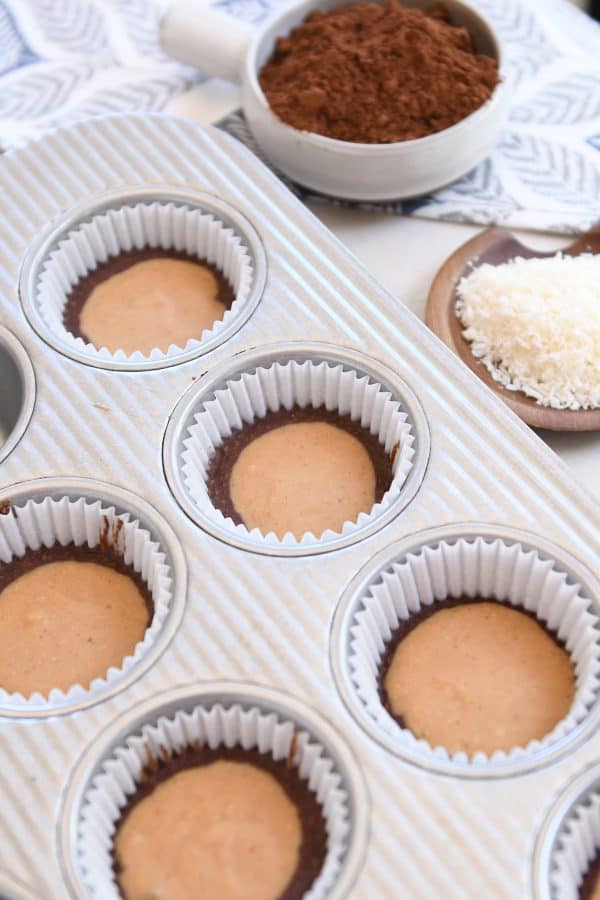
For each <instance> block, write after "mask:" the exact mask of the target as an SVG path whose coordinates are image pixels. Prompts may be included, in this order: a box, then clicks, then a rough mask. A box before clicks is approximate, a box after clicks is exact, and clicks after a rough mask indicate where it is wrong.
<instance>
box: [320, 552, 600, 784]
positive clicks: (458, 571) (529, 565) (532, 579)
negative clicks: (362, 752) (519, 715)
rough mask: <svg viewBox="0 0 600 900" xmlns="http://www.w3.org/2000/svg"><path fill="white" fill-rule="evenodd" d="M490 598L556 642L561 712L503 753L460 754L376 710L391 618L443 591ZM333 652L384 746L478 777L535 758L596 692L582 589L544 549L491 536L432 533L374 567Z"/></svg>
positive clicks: (575, 721) (595, 658) (577, 718)
mask: <svg viewBox="0 0 600 900" xmlns="http://www.w3.org/2000/svg"><path fill="white" fill-rule="evenodd" d="M461 596H466V597H472V598H483V599H489V600H496V601H499V602H500V603H504V604H506V605H507V606H511V607H514V608H516V609H519V608H522V609H524V610H527V611H528V612H530V613H534V614H535V616H536V618H537V619H539V621H540V623H541V624H543V625H545V626H546V627H547V628H548V629H549V630H550V631H551V632H552V633H554V634H556V636H557V637H558V639H559V640H560V641H561V642H562V643H563V644H564V645H565V648H566V650H567V651H568V653H569V655H570V657H571V660H572V663H573V667H574V671H575V677H576V686H575V696H574V699H573V703H572V705H571V708H570V710H569V712H568V714H567V715H566V716H565V718H563V719H562V720H561V721H560V722H558V723H557V725H556V727H555V728H554V729H553V730H552V731H551V732H550V733H549V734H547V735H545V736H544V737H543V738H542V739H541V740H533V741H531V742H530V743H529V744H528V745H527V746H525V747H514V748H513V749H512V750H510V751H503V750H498V751H496V752H495V753H493V754H491V755H490V756H488V755H486V754H485V753H483V752H479V753H476V754H474V755H472V756H469V755H468V754H467V753H465V752H463V751H457V752H453V753H451V752H449V751H448V750H446V748H444V747H439V746H431V745H430V744H429V743H428V742H427V741H425V740H423V739H418V738H417V737H415V736H414V735H413V734H412V732H411V731H410V730H409V729H408V728H402V727H401V726H400V725H399V724H398V723H397V722H396V720H395V719H394V718H393V717H392V715H391V714H390V713H389V712H388V711H387V710H386V709H385V708H384V706H383V704H382V702H381V698H380V694H379V683H378V677H379V671H380V667H381V664H382V661H383V657H384V655H385V651H386V647H387V646H388V643H389V641H390V640H391V639H392V637H393V634H394V631H395V630H396V629H397V627H398V626H399V624H400V622H402V621H405V620H407V619H409V618H410V617H411V615H414V614H416V613H418V612H419V610H420V609H421V608H424V607H431V606H433V605H435V603H436V602H437V601H442V600H444V599H446V598H447V597H461ZM333 652H334V653H337V652H341V653H342V654H344V656H345V664H346V666H347V671H348V673H349V681H350V682H351V686H349V688H348V690H349V691H350V692H351V694H352V698H353V706H354V707H355V709H356V710H357V711H358V713H359V717H360V719H361V721H362V722H363V723H367V724H368V725H369V730H370V732H371V733H372V734H373V735H380V736H381V738H382V739H383V742H384V743H385V745H386V746H387V747H388V748H389V749H394V751H395V752H397V753H399V754H400V755H402V754H403V753H406V755H407V756H408V757H409V758H411V759H412V760H415V761H419V762H420V763H421V764H422V765H424V766H425V767H426V768H428V767H430V768H434V769H436V768H439V767H440V765H441V768H442V769H443V770H444V771H447V772H448V773H452V771H453V767H455V768H456V770H457V771H458V770H460V771H461V773H462V774H465V773H466V774H468V773H469V770H470V772H471V774H474V775H484V774H486V773H490V772H493V771H494V770H495V769H497V770H499V771H501V770H503V769H506V768H507V764H508V768H510V764H512V763H516V764H519V765H521V766H523V765H526V764H528V763H532V762H534V761H535V760H536V759H537V758H538V757H539V756H542V755H543V754H544V752H545V751H546V750H548V749H549V748H551V747H553V746H554V745H555V744H557V743H558V742H560V741H563V740H564V739H565V738H567V737H568V736H569V735H571V734H572V733H573V732H574V731H575V729H576V728H577V727H578V726H579V725H580V723H581V722H582V721H583V720H584V719H585V718H586V716H587V715H588V712H589V710H590V708H591V707H592V705H593V704H594V703H595V701H596V700H597V699H598V692H599V673H600V645H599V639H598V618H597V616H596V614H595V613H594V612H593V611H592V610H591V604H590V600H589V598H588V597H587V596H586V595H585V590H584V588H583V587H582V586H581V585H580V584H577V583H574V582H573V580H572V579H571V578H570V577H569V575H568V574H567V572H566V571H564V570H563V569H562V568H561V565H560V563H558V562H556V561H554V560H552V559H548V558H546V557H545V554H542V553H541V552H538V551H537V550H536V549H532V548H530V547H529V546H523V545H521V544H519V543H518V542H514V541H507V540H503V539H502V538H500V537H497V538H495V539H494V538H492V537H476V538H468V539H467V538H460V539H454V540H450V539H449V540H439V541H435V542H432V543H431V544H425V545H424V546H422V547H420V548H419V549H417V550H415V551H413V552H408V553H407V554H406V555H405V556H404V555H403V556H402V557H401V558H400V559H399V560H398V561H396V560H395V559H394V558H393V556H391V558H390V561H389V564H388V565H387V566H384V568H383V569H380V570H378V572H377V575H376V576H375V578H374V580H373V581H372V582H371V583H369V584H368V585H367V587H366V588H365V589H364V591H363V593H362V596H361V598H360V602H357V603H356V605H355V607H354V609H353V612H352V614H351V615H349V616H348V619H347V621H345V624H344V626H343V634H342V635H341V636H340V640H339V641H338V645H337V646H336V647H335V648H334V650H333Z"/></svg>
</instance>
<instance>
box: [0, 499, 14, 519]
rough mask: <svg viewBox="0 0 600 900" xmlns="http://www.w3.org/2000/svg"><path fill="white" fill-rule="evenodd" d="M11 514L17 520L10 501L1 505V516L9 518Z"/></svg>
mask: <svg viewBox="0 0 600 900" xmlns="http://www.w3.org/2000/svg"><path fill="white" fill-rule="evenodd" d="M11 512H12V514H13V516H15V518H16V515H15V511H14V509H13V508H12V506H11V505H10V500H5V501H4V503H0V516H8V515H9V513H11Z"/></svg>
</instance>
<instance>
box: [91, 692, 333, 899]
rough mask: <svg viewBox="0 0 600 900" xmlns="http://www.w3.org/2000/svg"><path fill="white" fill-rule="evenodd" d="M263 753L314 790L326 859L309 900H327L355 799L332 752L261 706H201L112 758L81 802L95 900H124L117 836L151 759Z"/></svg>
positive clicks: (157, 726)
mask: <svg viewBox="0 0 600 900" xmlns="http://www.w3.org/2000/svg"><path fill="white" fill-rule="evenodd" d="M198 745H201V746H208V747H210V748H211V749H213V750H214V749H216V748H218V747H226V748H232V747H242V748H243V749H245V750H251V749H257V750H258V751H259V752H260V753H264V754H269V755H271V756H272V758H273V759H274V760H286V759H287V760H289V761H290V763H291V764H293V766H294V767H296V768H297V771H298V775H299V777H300V778H301V779H303V780H304V781H306V782H307V783H308V786H309V788H310V790H311V791H312V792H313V793H314V794H315V795H316V797H317V800H318V802H319V804H320V805H321V807H322V810H323V816H324V819H325V825H326V831H327V853H326V857H325V861H324V864H323V868H322V870H321V872H320V874H319V875H318V877H317V878H316V879H315V881H314V883H313V885H312V886H311V888H310V890H309V891H307V892H306V894H305V895H304V896H305V898H306V900H309V898H310V900H321V898H324V897H326V896H327V895H328V893H329V891H330V889H331V887H332V885H333V884H334V882H335V880H336V877H337V875H338V874H339V872H340V869H341V866H342V863H343V859H344V855H345V853H346V850H347V846H348V837H349V833H350V827H351V825H350V811H349V795H348V792H347V790H346V787H345V784H344V779H343V777H342V775H341V773H340V772H339V771H338V770H337V768H336V763H335V761H334V759H333V758H332V757H331V756H330V755H329V754H328V752H327V750H326V749H325V748H324V747H323V746H322V745H321V744H320V743H319V742H318V741H317V740H316V739H315V738H314V737H313V736H312V735H311V734H310V733H309V732H308V731H306V730H303V729H300V730H299V729H298V726H297V725H296V724H295V723H294V722H293V721H290V720H287V719H285V718H284V717H282V716H280V715H279V714H276V713H274V712H270V711H265V710H264V709H262V708H261V707H260V706H259V705H256V706H249V707H248V706H246V705H242V704H240V703H233V704H232V705H225V704H221V703H216V704H212V705H201V704H199V705H198V706H196V707H195V708H194V709H193V710H192V711H191V712H184V711H183V710H179V711H178V712H177V713H175V715H173V716H172V717H166V716H162V717H160V718H158V719H157V720H155V721H153V722H151V723H148V724H146V725H144V726H143V727H142V728H141V730H140V731H139V732H138V733H137V734H134V735H131V736H129V737H128V738H126V739H125V740H124V741H123V743H122V744H121V745H120V746H119V747H117V748H116V749H115V750H114V751H113V753H112V754H111V755H110V757H109V758H107V759H106V760H105V761H104V763H103V765H102V767H101V770H100V772H99V774H98V775H96V776H95V777H94V778H93V780H92V783H91V786H90V788H89V789H88V790H87V792H86V793H85V795H84V796H83V799H82V806H81V812H80V816H79V825H78V830H77V843H76V857H77V865H78V867H79V869H80V876H81V880H82V882H83V884H84V886H85V888H86V890H87V891H88V893H89V896H90V897H98V898H102V900H116V898H119V897H120V896H121V894H120V892H119V890H118V887H117V884H116V880H115V873H114V869H113V858H112V846H113V836H114V833H115V831H116V826H117V823H118V821H119V819H120V816H121V810H122V809H123V807H124V806H125V805H126V803H127V801H128V799H129V798H130V797H131V795H132V794H134V793H135V791H136V788H137V785H138V784H139V782H140V779H141V777H142V773H143V770H144V767H145V766H147V764H148V759H149V758H153V759H160V758H163V759H164V758H165V757H168V756H174V755H177V754H178V753H180V752H182V751H183V750H185V748H187V747H189V746H196V747H197V746H198Z"/></svg>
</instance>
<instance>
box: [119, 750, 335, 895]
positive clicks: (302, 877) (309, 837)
mask: <svg viewBox="0 0 600 900" xmlns="http://www.w3.org/2000/svg"><path fill="white" fill-rule="evenodd" d="M294 745H295V742H294V741H293V742H292V748H293V747H294ZM292 752H293V750H292V751H291V753H290V756H291V754H292ZM220 760H226V761H228V762H238V763H248V764H250V765H253V766H256V767H257V768H258V769H262V770H263V771H265V772H268V773H269V774H270V775H272V776H273V777H274V778H275V779H276V780H277V782H278V783H279V784H280V785H281V787H282V788H283V790H284V791H285V793H286V794H287V796H288V797H289V799H290V800H291V801H292V803H293V804H294V805H295V806H296V809H297V810H298V814H299V816H300V821H301V823H302V843H301V845H300V850H299V854H298V866H297V868H296V871H295V872H294V874H293V875H292V878H291V880H290V881H289V883H288V885H287V887H286V889H285V890H284V892H283V893H282V894H281V896H280V897H279V898H277V900H300V898H302V897H303V896H304V894H305V893H306V891H308V890H309V889H310V887H311V885H312V884H313V882H314V881H315V879H316V878H317V876H318V875H319V872H320V871H321V869H322V868H323V863H324V861H325V856H326V854H327V830H326V827H325V819H324V816H323V811H322V808H321V806H320V804H319V802H318V800H317V797H316V795H315V794H314V793H313V792H312V791H311V790H310V788H309V786H308V782H306V781H304V780H303V779H301V778H300V776H299V774H298V770H297V768H296V767H295V766H294V765H293V764H292V763H291V762H290V758H289V757H288V760H275V759H273V757H272V756H270V755H269V754H268V753H260V752H259V751H258V750H244V749H243V748H242V747H233V748H231V749H228V748H226V747H219V748H217V749H215V750H211V749H210V748H209V747H189V748H188V749H186V750H184V751H183V752H182V753H179V754H177V755H174V756H168V757H166V758H165V759H158V760H156V759H154V758H153V757H152V755H151V754H150V753H149V762H148V764H147V766H146V767H145V768H144V770H143V772H142V778H141V780H140V783H139V785H138V787H137V790H136V791H135V793H134V794H132V796H131V797H130V798H129V799H128V801H127V803H126V804H125V806H124V807H123V810H122V812H121V816H120V818H119V820H118V821H117V823H116V829H115V834H114V838H113V849H112V856H113V870H114V873H115V877H116V879H117V884H118V887H119V893H120V895H121V897H123V898H125V900H127V895H126V894H125V893H124V891H123V888H122V885H121V882H120V877H119V876H120V873H121V872H122V866H121V864H120V861H119V860H118V859H117V857H116V853H115V849H114V846H115V845H114V841H116V838H117V835H118V833H119V829H120V828H121V826H122V825H123V823H124V821H125V820H126V818H127V816H128V815H129V813H130V812H131V810H132V809H134V807H135V806H137V804H138V803H140V801H141V800H143V799H144V797H147V796H148V795H149V794H151V793H152V791H153V790H154V788H155V787H157V785H159V784H161V783H162V782H163V781H166V780H167V779H168V778H170V777H171V776H172V775H175V774H177V772H181V771H183V770H184V769H191V768H194V767H196V766H208V765H210V763H213V762H218V761H220Z"/></svg>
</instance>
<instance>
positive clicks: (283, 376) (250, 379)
mask: <svg viewBox="0 0 600 900" xmlns="http://www.w3.org/2000/svg"><path fill="white" fill-rule="evenodd" d="M293 406H300V407H302V408H305V407H321V406H323V407H324V408H325V409H326V410H328V411H332V410H337V411H339V412H340V413H341V414H342V415H350V416H351V418H352V420H353V421H355V422H360V423H361V425H362V426H363V427H365V428H367V429H368V430H369V431H370V432H371V434H373V435H376V436H377V438H378V440H379V442H380V443H381V444H382V445H383V446H384V447H385V450H386V452H387V453H391V452H392V451H393V449H394V447H396V446H397V447H398V450H397V452H396V455H395V457H394V460H393V466H392V470H393V479H392V483H391V485H390V487H389V489H388V490H387V491H386V493H385V495H384V496H383V498H382V499H381V501H380V502H379V503H376V504H374V506H373V507H372V509H371V510H370V511H369V512H363V513H361V514H360V515H359V516H358V518H357V519H356V520H355V521H353V522H350V521H346V522H345V523H344V525H343V527H342V529H341V531H340V532H335V531H333V530H330V529H328V530H327V531H325V532H323V534H321V535H315V534H312V532H306V533H305V534H303V535H302V537H301V538H300V540H298V539H297V538H296V537H295V536H294V535H293V534H291V533H290V532H287V533H286V534H285V535H284V537H283V538H281V539H280V538H278V537H277V536H276V535H275V534H274V533H273V532H268V533H267V534H263V533H262V532H261V531H260V529H258V528H253V529H251V530H249V529H247V528H246V526H245V525H243V524H240V525H236V524H235V523H234V522H233V520H232V519H230V518H228V517H226V516H224V515H223V513H222V512H221V511H220V510H219V509H216V508H215V507H214V506H213V504H212V501H211V500H210V497H209V494H208V490H207V484H206V476H207V471H208V466H209V463H210V459H211V457H212V455H213V453H214V451H215V449H216V448H217V447H218V446H220V444H222V443H223V441H224V440H225V438H227V437H229V436H230V435H231V434H232V432H233V431H234V430H236V429H239V428H241V427H242V426H244V425H247V424H250V423H252V422H254V421H255V420H257V419H260V418H262V417H264V416H265V415H266V414H267V413H268V412H276V411H277V410H279V409H282V408H283V409H291V408H292V407H293ZM414 441H415V436H414V432H413V429H412V425H411V423H410V421H409V419H408V415H407V413H406V412H404V410H403V409H402V404H401V402H400V401H399V400H397V399H395V398H394V397H393V396H392V394H391V393H390V391H389V390H388V389H386V388H385V387H383V386H382V385H381V384H379V383H378V382H377V381H376V380H375V379H374V378H372V377H371V376H370V375H367V374H365V373H363V372H360V371H358V370H354V369H350V368H348V366H346V365H342V364H341V363H334V362H327V361H321V362H315V361H313V360H310V359H307V360H305V361H303V362H297V361H296V360H290V361H288V362H274V363H271V364H268V365H262V366H258V367H256V368H253V369H252V370H251V371H247V372H241V373H239V374H236V375H235V376H234V377H231V378H230V379H228V380H227V382H226V383H225V386H224V387H222V388H218V389H216V390H215V391H214V394H213V395H212V396H211V397H210V398H209V399H207V400H205V401H204V402H203V403H202V407H201V409H200V411H199V412H198V413H196V414H195V416H194V419H193V424H191V425H190V426H189V427H188V428H187V430H186V432H185V433H184V435H183V438H182V442H181V443H182V447H183V450H182V452H181V456H180V464H181V473H182V476H183V482H184V485H185V488H186V491H187V494H188V496H189V498H190V499H191V501H192V503H193V505H194V507H195V509H196V511H198V512H200V513H201V514H202V515H203V516H205V517H207V518H209V519H211V520H212V521H213V522H215V523H216V524H217V526H219V527H220V528H221V529H226V530H227V531H229V532H230V533H231V534H232V535H238V536H242V537H243V538H245V539H246V538H250V539H251V540H252V541H254V542H255V543H257V544H268V545H270V546H272V547H277V546H294V545H298V546H312V545H315V544H318V543H323V542H326V541H328V540H332V539H334V538H336V537H338V536H339V535H344V536H345V535H351V534H352V533H353V532H355V531H357V530H358V529H361V528H364V527H365V526H366V525H368V524H369V523H370V522H372V521H373V520H374V519H376V518H377V517H378V516H380V515H381V514H382V513H383V512H384V511H385V510H387V509H388V507H389V506H390V505H391V504H392V503H393V502H394V501H395V500H396V499H397V498H398V496H399V494H400V491H401V489H402V485H403V484H404V482H405V480H406V478H407V475H408V473H409V472H410V470H411V468H412V464H413V457H414V453H415V451H414V449H413V444H414Z"/></svg>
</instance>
